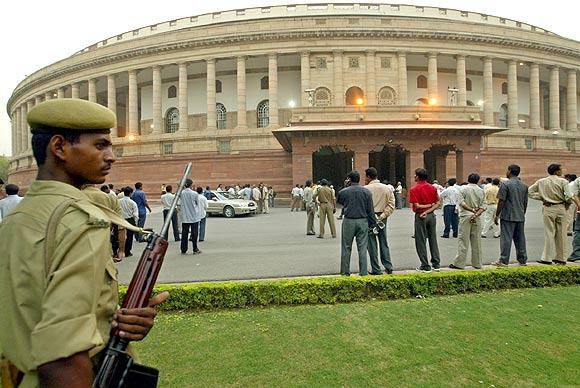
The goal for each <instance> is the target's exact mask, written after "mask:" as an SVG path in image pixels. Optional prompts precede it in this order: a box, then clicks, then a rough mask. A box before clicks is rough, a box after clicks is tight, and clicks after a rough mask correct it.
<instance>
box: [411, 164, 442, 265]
mask: <svg viewBox="0 0 580 388" xmlns="http://www.w3.org/2000/svg"><path fill="white" fill-rule="evenodd" d="M415 182H417V184H416V185H415V186H413V187H412V188H411V190H410V192H409V203H410V204H411V207H412V209H413V212H415V249H416V250H417V255H418V256H419V260H421V266H420V267H419V268H417V271H419V272H431V268H433V270H434V271H439V266H440V262H441V260H440V258H439V247H438V246H437V219H436V217H435V214H434V213H433V212H434V211H435V210H436V209H438V208H439V205H440V202H439V195H438V194H437V189H436V188H435V187H433V185H431V184H429V182H427V170H425V169H424V168H418V169H416V170H415ZM427 239H429V250H430V251H431V265H429V259H428V257H427Z"/></svg>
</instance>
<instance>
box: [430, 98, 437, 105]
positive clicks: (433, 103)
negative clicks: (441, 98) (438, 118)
mask: <svg viewBox="0 0 580 388" xmlns="http://www.w3.org/2000/svg"><path fill="white" fill-rule="evenodd" d="M429 105H437V99H436V98H435V97H431V98H430V99H429Z"/></svg>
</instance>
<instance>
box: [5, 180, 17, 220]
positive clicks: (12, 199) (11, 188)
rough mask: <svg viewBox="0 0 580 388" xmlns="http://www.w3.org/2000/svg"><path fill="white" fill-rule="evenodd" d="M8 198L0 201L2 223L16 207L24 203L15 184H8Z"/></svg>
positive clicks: (6, 189)
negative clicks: (21, 202)
mask: <svg viewBox="0 0 580 388" xmlns="http://www.w3.org/2000/svg"><path fill="white" fill-rule="evenodd" d="M4 190H5V191H6V195H7V197H6V198H4V199H2V200H0V221H2V220H3V219H4V218H6V216H7V215H8V214H10V212H11V211H12V209H14V208H15V207H16V205H18V204H19V203H20V201H22V197H19V196H18V190H20V189H19V188H18V186H16V185H15V184H13V183H8V184H7V185H6V186H4Z"/></svg>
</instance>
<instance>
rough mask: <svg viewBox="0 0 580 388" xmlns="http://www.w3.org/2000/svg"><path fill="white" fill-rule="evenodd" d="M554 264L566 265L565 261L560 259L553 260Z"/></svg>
mask: <svg viewBox="0 0 580 388" xmlns="http://www.w3.org/2000/svg"><path fill="white" fill-rule="evenodd" d="M554 264H555V265H566V262H565V261H562V260H554Z"/></svg>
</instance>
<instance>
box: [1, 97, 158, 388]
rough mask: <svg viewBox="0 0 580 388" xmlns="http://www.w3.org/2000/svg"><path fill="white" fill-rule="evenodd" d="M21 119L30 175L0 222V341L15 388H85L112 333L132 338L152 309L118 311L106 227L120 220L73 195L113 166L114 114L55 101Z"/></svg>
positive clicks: (148, 323)
mask: <svg viewBox="0 0 580 388" xmlns="http://www.w3.org/2000/svg"><path fill="white" fill-rule="evenodd" d="M27 120H28V123H29V124H30V127H31V131H32V152H33V155H34V158H35V160H36V164H37V166H38V175H37V178H36V180H35V181H34V182H32V184H31V186H30V189H29V191H28V193H27V195H26V197H25V198H24V199H23V200H22V202H21V203H20V204H19V206H18V207H17V208H15V209H14V211H13V212H12V213H11V214H10V215H9V216H8V217H7V218H6V219H5V220H4V221H3V222H2V223H1V224H0V235H1V236H2V238H1V239H0V252H2V255H0V295H2V297H1V298H0V311H2V313H1V314H0V343H2V351H3V352H4V355H5V356H6V357H7V358H8V360H9V361H11V362H12V363H13V364H14V365H15V366H16V367H17V368H18V370H20V371H21V372H22V373H23V374H24V376H23V379H22V382H21V384H20V386H21V387H38V386H42V387H67V386H73V385H74V386H78V387H90V386H91V380H92V376H93V365H94V364H95V363H96V362H98V360H99V352H100V351H101V350H102V349H103V348H104V346H105V344H106V343H107V341H108V340H109V333H110V331H111V328H115V329H118V330H120V336H121V338H123V339H125V340H127V341H132V340H140V339H142V338H144V337H145V336H146V335H147V333H148V331H149V329H150V328H151V327H152V326H153V321H154V317H155V314H156V312H155V309H154V308H153V307H145V308H137V309H126V308H125V309H117V304H118V303H119V300H118V290H117V288H118V284H117V276H116V269H115V266H114V264H113V261H112V258H111V254H110V245H109V235H110V231H109V225H110V221H112V220H114V221H115V222H119V223H120V224H125V223H124V222H122V220H120V219H118V217H117V216H116V215H115V214H114V213H113V212H111V211H110V210H108V209H101V208H99V207H97V206H95V205H93V204H92V203H91V202H90V201H89V200H88V198H87V197H86V196H85V195H84V194H83V193H82V192H81V191H80V188H81V186H83V185H85V184H102V183H103V182H104V181H105V177H106V175H107V174H108V173H109V170H110V169H111V166H112V164H113V163H114V162H115V157H114V153H113V147H112V143H111V137H110V135H109V129H110V128H112V127H115V126H116V120H115V114H114V113H113V112H111V111H110V110H108V109H107V108H105V107H103V106H101V105H98V104H96V103H92V102H89V101H84V100H80V99H55V100H50V101H46V102H43V103H41V104H38V105H36V106H35V107H34V108H32V109H31V110H30V111H29V112H28V117H27ZM124 226H126V227H129V228H134V227H132V226H131V225H128V224H127V225H124ZM134 229H135V230H139V229H137V228H134ZM47 239H48V240H49V241H53V242H54V243H53V244H50V245H48V246H47V245H46V244H47ZM168 296H169V294H167V293H166V292H165V293H162V294H159V295H157V296H156V297H154V298H153V299H151V301H149V306H155V305H156V304H158V303H160V302H162V301H163V300H165V299H167V297H168Z"/></svg>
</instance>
